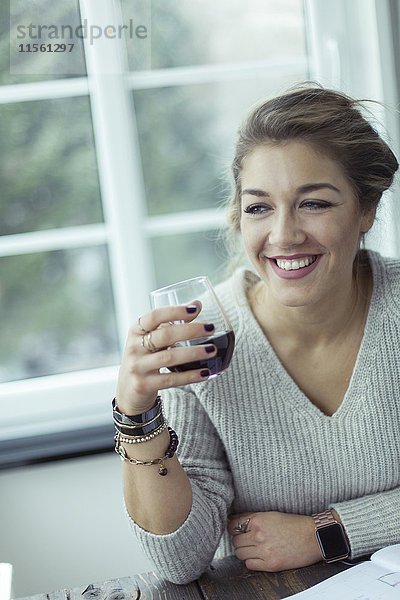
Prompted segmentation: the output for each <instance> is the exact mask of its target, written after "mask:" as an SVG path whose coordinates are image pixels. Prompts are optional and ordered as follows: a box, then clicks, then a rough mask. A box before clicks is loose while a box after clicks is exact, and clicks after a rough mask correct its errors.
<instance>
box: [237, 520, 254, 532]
mask: <svg viewBox="0 0 400 600" xmlns="http://www.w3.org/2000/svg"><path fill="white" fill-rule="evenodd" d="M249 523H250V519H246V521H245V522H244V523H241V522H240V519H239V521H238V524H237V525H236V527H235V528H234V530H233V531H234V532H235V533H246V531H247V527H248V526H249Z"/></svg>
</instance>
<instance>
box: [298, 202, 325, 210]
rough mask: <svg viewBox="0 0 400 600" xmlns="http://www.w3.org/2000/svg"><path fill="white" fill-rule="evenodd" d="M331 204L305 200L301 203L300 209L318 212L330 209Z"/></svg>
mask: <svg viewBox="0 0 400 600" xmlns="http://www.w3.org/2000/svg"><path fill="white" fill-rule="evenodd" d="M331 206H332V204H331V203H330V202H326V200H306V201H305V202H303V203H302V205H301V207H302V208H306V209H308V210H320V209H323V208H330V207H331Z"/></svg>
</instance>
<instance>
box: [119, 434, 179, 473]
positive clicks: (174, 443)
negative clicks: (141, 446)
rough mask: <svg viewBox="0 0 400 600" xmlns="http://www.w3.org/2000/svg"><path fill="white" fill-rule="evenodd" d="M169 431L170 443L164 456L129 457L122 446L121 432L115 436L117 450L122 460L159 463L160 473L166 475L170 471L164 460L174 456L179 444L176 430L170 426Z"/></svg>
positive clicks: (149, 463)
mask: <svg viewBox="0 0 400 600" xmlns="http://www.w3.org/2000/svg"><path fill="white" fill-rule="evenodd" d="M168 432H169V439H170V444H169V446H168V449H167V451H166V453H165V456H162V457H161V458H154V459H153V460H138V459H137V458H129V456H128V455H127V453H126V450H125V448H123V446H121V442H122V441H123V439H121V436H120V434H119V433H117V435H116V436H115V442H116V443H115V452H116V453H117V454H119V455H120V457H121V459H122V460H126V461H127V462H128V463H130V464H131V465H142V466H145V467H147V466H150V465H156V464H158V474H159V475H162V476H164V475H166V474H167V473H168V469H167V467H166V466H165V465H164V461H166V460H167V458H172V457H173V455H174V454H175V452H176V449H177V447H178V444H179V440H178V436H177V435H176V433H175V431H174V430H173V429H171V427H168Z"/></svg>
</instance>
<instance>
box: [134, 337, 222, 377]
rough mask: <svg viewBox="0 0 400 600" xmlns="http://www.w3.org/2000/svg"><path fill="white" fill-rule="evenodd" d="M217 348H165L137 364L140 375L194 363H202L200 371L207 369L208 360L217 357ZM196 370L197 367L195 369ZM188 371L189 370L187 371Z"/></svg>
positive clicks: (142, 358)
mask: <svg viewBox="0 0 400 600" xmlns="http://www.w3.org/2000/svg"><path fill="white" fill-rule="evenodd" d="M216 353H217V347H216V346H214V344H199V345H196V346H185V347H183V348H182V347H181V348H179V347H178V348H165V349H163V350H160V351H158V352H153V353H151V354H150V353H146V354H144V355H143V357H141V358H140V360H138V361H137V362H136V364H135V371H136V373H137V374H138V375H145V374H146V373H149V372H151V371H158V370H159V369H161V368H162V367H167V368H171V367H175V366H177V365H183V364H187V363H192V362H197V363H198V362H199V361H201V362H202V363H203V364H202V365H197V368H198V369H200V370H201V369H202V368H203V367H204V368H205V369H206V368H207V362H206V361H207V360H208V359H210V358H212V357H213V356H215V354H216ZM194 368H195V367H194ZM187 370H188V369H187Z"/></svg>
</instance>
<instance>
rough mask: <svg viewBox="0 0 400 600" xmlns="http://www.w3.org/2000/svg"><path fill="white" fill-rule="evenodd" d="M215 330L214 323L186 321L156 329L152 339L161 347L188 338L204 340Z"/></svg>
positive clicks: (157, 346)
mask: <svg viewBox="0 0 400 600" xmlns="http://www.w3.org/2000/svg"><path fill="white" fill-rule="evenodd" d="M214 332H215V327H214V324H213V323H200V322H195V323H184V324H183V325H171V326H170V327H159V328H158V329H155V330H154V331H152V332H151V341H152V343H153V344H154V346H155V347H156V348H160V349H161V348H168V347H169V346H174V344H177V343H179V342H184V341H188V340H198V339H200V340H202V339H204V338H207V337H209V336H211V335H213V333H214ZM149 335H150V334H149Z"/></svg>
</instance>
